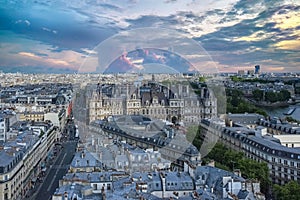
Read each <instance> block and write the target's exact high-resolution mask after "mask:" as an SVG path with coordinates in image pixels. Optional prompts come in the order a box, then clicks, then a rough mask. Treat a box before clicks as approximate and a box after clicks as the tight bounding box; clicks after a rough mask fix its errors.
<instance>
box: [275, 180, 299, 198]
mask: <svg viewBox="0 0 300 200" xmlns="http://www.w3.org/2000/svg"><path fill="white" fill-rule="evenodd" d="M273 189H274V194H275V198H276V199H278V200H298V199H300V193H299V191H300V185H299V183H297V182H296V181H290V182H289V183H287V184H285V185H283V186H279V185H274V188H273Z"/></svg>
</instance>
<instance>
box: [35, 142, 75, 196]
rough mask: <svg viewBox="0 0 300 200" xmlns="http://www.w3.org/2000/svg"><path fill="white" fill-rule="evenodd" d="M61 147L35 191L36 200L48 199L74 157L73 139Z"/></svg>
mask: <svg viewBox="0 0 300 200" xmlns="http://www.w3.org/2000/svg"><path fill="white" fill-rule="evenodd" d="M63 147H64V148H63V149H62V151H61V153H60V154H59V156H58V158H57V159H56V161H55V163H54V164H53V165H52V166H51V167H50V169H49V170H50V171H49V172H48V174H47V175H46V178H45V179H44V181H43V184H42V185H41V187H40V188H39V190H38V191H37V192H36V195H35V198H34V199H36V200H40V199H45V200H47V199H50V198H51V197H52V195H53V193H54V192H55V189H56V188H57V187H58V182H59V180H60V179H62V177H63V176H64V175H65V174H66V173H67V170H68V168H69V165H70V163H71V161H72V159H73V157H74V152H75V148H76V142H75V141H69V142H65V143H63Z"/></svg>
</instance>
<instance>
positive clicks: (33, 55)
mask: <svg viewBox="0 0 300 200" xmlns="http://www.w3.org/2000/svg"><path fill="white" fill-rule="evenodd" d="M299 10H300V3H299V2H297V1H293V0H290V1H272V2H268V1H260V0H257V1H241V0H239V1H236V0H230V1H224V0H223V1H217V2H215V1H212V0H206V1H201V2H196V1H176V0H166V1H161V2H155V3H153V2H151V1H148V0H145V1H138V0H128V1H110V0H107V1H72V2H64V1H48V2H43V1H32V2H31V1H21V2H20V1H3V2H1V3H0V11H1V12H0V13H1V14H0V15H1V17H2V19H3V20H2V22H1V23H0V45H1V55H0V59H1V63H0V70H2V71H4V72H16V71H21V72H33V73H34V72H43V73H72V72H78V71H81V70H80V69H81V67H82V65H83V63H84V61H85V60H86V58H90V57H91V56H93V55H94V54H97V52H95V47H96V46H97V45H98V44H100V43H101V42H103V41H105V40H107V39H108V38H111V37H113V36H114V35H116V34H119V33H122V32H124V31H131V30H135V29H141V28H149V27H151V28H157V29H163V28H164V29H169V30H172V31H176V32H178V33H180V34H182V37H186V38H188V39H192V40H194V41H196V43H197V44H198V45H199V46H200V47H202V48H203V50H204V51H205V52H206V53H207V54H208V55H209V56H210V58H211V59H210V60H202V61H201V62H200V63H197V64H198V65H200V66H202V67H210V66H212V65H213V66H215V67H216V68H217V71H219V72H233V71H234V72H236V71H238V70H243V69H244V70H248V69H254V66H255V65H260V66H261V71H262V72H298V71H299V69H300V67H299V66H300V65H299V64H300V60H299V49H300V48H299V47H300V42H299V41H300V40H299V37H300V32H299V25H298V24H300V14H299V13H300V12H299ZM96 50H97V49H96ZM130 50H132V49H122V50H121V51H123V53H125V52H126V51H130ZM119 56H121V55H119ZM185 56H187V57H189V58H195V57H197V56H199V54H197V52H195V51H194V52H192V54H188V53H186V55H185ZM94 61H95V65H97V59H96V60H94ZM214 72H215V71H214Z"/></svg>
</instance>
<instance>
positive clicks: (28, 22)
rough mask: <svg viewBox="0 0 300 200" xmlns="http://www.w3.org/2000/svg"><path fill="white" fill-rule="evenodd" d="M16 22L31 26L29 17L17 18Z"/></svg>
mask: <svg viewBox="0 0 300 200" xmlns="http://www.w3.org/2000/svg"><path fill="white" fill-rule="evenodd" d="M15 23H16V24H26V25H27V26H30V24H31V23H30V21H29V20H27V19H25V20H21V19H19V20H17V21H16V22H15Z"/></svg>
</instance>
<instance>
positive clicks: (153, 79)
mask: <svg viewBox="0 0 300 200" xmlns="http://www.w3.org/2000/svg"><path fill="white" fill-rule="evenodd" d="M152 82H155V76H154V74H152Z"/></svg>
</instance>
